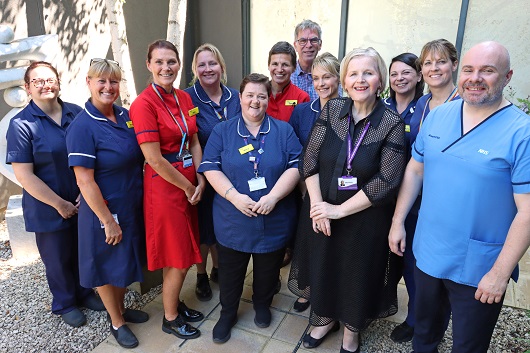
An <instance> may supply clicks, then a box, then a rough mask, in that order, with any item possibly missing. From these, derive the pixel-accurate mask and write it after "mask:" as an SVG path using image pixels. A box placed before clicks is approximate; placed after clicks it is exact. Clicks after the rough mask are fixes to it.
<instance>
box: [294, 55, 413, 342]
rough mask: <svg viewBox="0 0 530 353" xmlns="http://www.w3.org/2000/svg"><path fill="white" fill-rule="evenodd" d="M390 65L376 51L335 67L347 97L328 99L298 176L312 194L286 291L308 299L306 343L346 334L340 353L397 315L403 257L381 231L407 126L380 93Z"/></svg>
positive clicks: (386, 221)
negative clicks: (338, 68) (338, 332)
mask: <svg viewBox="0 0 530 353" xmlns="http://www.w3.org/2000/svg"><path fill="white" fill-rule="evenodd" d="M386 76H387V74H386V66H385V63H384V61H383V59H382V58H381V56H380V55H379V54H378V53H377V52H376V51H375V50H374V49H373V48H368V49H354V50H353V51H351V52H350V53H348V54H347V55H346V57H345V58H344V59H343V61H342V64H341V71H340V79H341V84H342V87H343V88H344V89H345V90H346V92H347V93H348V96H349V98H336V99H332V100H330V101H329V102H328V103H327V104H326V106H325V107H324V108H323V109H322V112H321V114H320V117H319V118H318V119H317V121H316V123H315V126H314V127H313V130H312V132H311V135H310V137H309V140H308V143H307V145H306V147H305V148H304V152H303V161H302V163H301V164H300V167H299V169H300V174H301V176H302V178H304V179H305V182H306V184H307V190H308V196H309V197H306V199H305V200H304V205H303V206H302V211H301V217H300V222H299V226H298V237H297V245H296V246H297V249H300V251H297V252H296V253H295V257H294V259H293V264H292V266H291V273H290V276H289V288H290V290H291V291H292V292H293V293H295V294H296V295H299V296H302V297H304V298H309V297H311V304H312V306H311V315H310V318H309V321H310V323H311V324H312V325H313V326H315V328H314V329H313V330H312V331H311V333H308V334H307V335H306V336H305V337H304V347H306V348H314V347H316V346H318V345H319V344H320V343H321V342H322V340H323V339H324V338H325V336H326V335H327V334H328V333H329V332H331V331H336V330H338V329H339V324H338V322H339V321H340V322H342V323H343V324H344V326H345V327H346V328H347V329H345V330H344V336H343V342H342V347H341V352H344V353H346V352H359V351H360V338H359V332H360V331H361V330H364V329H365V328H366V327H368V325H369V324H370V323H371V322H372V321H373V320H375V319H378V318H383V317H387V316H390V315H393V314H395V313H396V312H397V283H398V281H399V278H400V275H401V272H400V270H401V268H400V267H401V266H400V262H399V261H400V259H399V258H398V257H397V256H395V255H394V254H392V253H391V252H390V249H389V248H388V240H387V235H388V231H389V229H390V224H391V219H392V213H393V210H394V201H395V195H396V193H397V190H398V187H399V185H400V183H401V179H402V176H403V172H404V169H405V164H406V161H405V126H404V123H403V120H402V119H401V118H400V116H399V115H398V114H397V113H395V112H393V111H391V110H389V109H387V108H386V107H385V105H384V103H383V102H382V100H381V99H380V98H379V95H380V93H381V92H383V91H384V89H385V85H386V81H387V77H386Z"/></svg>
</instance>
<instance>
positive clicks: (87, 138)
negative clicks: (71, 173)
mask: <svg viewBox="0 0 530 353" xmlns="http://www.w3.org/2000/svg"><path fill="white" fill-rule="evenodd" d="M79 118H80V116H77V118H76V121H74V123H72V124H71V125H70V126H69V127H68V129H67V130H66V149H67V151H68V166H69V167H70V168H71V167H85V168H90V169H95V167H96V146H95V141H94V137H93V132H92V130H91V129H90V127H89V126H87V125H88V124H86V122H85V121H81V119H79Z"/></svg>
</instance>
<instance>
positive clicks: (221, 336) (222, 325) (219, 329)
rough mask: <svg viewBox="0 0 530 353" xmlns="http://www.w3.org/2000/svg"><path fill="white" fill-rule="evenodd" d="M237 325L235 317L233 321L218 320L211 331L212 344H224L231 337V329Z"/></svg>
mask: <svg viewBox="0 0 530 353" xmlns="http://www.w3.org/2000/svg"><path fill="white" fill-rule="evenodd" d="M235 324H237V317H236V318H235V319H233V320H229V319H223V317H221V318H219V321H217V323H216V324H215V326H214V327H213V331H212V339H213V341H214V343H225V342H226V341H228V340H229V339H230V337H231V330H232V327H234V326H235Z"/></svg>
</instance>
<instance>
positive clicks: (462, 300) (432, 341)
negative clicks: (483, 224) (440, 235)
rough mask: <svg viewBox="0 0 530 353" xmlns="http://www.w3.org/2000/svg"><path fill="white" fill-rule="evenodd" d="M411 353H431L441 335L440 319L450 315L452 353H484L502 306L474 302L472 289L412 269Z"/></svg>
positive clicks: (499, 304)
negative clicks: (450, 312) (449, 310)
mask: <svg viewBox="0 0 530 353" xmlns="http://www.w3.org/2000/svg"><path fill="white" fill-rule="evenodd" d="M415 280H416V302H415V304H416V326H415V327H414V338H413V340H412V347H413V348H414V352H415V353H435V352H438V350H437V347H438V344H439V343H440V341H441V340H442V338H443V336H444V332H445V327H444V320H443V319H444V315H445V312H446V310H448V308H449V307H450V308H452V312H453V350H452V352H453V353H486V352H487V351H488V347H489V344H490V340H491V335H492V334H493V329H494V328H495V324H496V323H497V319H498V317H499V313H500V311H501V308H502V302H503V301H504V296H503V298H502V300H501V302H500V303H494V304H483V303H481V302H480V301H478V300H476V299H475V291H476V290H477V289H476V288H475V287H471V286H467V285H463V284H459V283H456V282H453V281H451V280H447V279H439V278H435V277H432V276H429V275H428V274H426V273H424V272H423V271H421V270H420V269H418V268H417V267H416V270H415Z"/></svg>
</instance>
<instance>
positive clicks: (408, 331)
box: [390, 321, 414, 343]
mask: <svg viewBox="0 0 530 353" xmlns="http://www.w3.org/2000/svg"><path fill="white" fill-rule="evenodd" d="M412 336H414V327H412V326H410V325H409V324H407V322H406V321H405V322H403V323H401V324H399V325H397V326H396V327H395V328H394V330H392V333H391V334H390V339H391V340H392V341H394V342H396V343H405V342H409V341H410V340H411V339H412Z"/></svg>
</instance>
